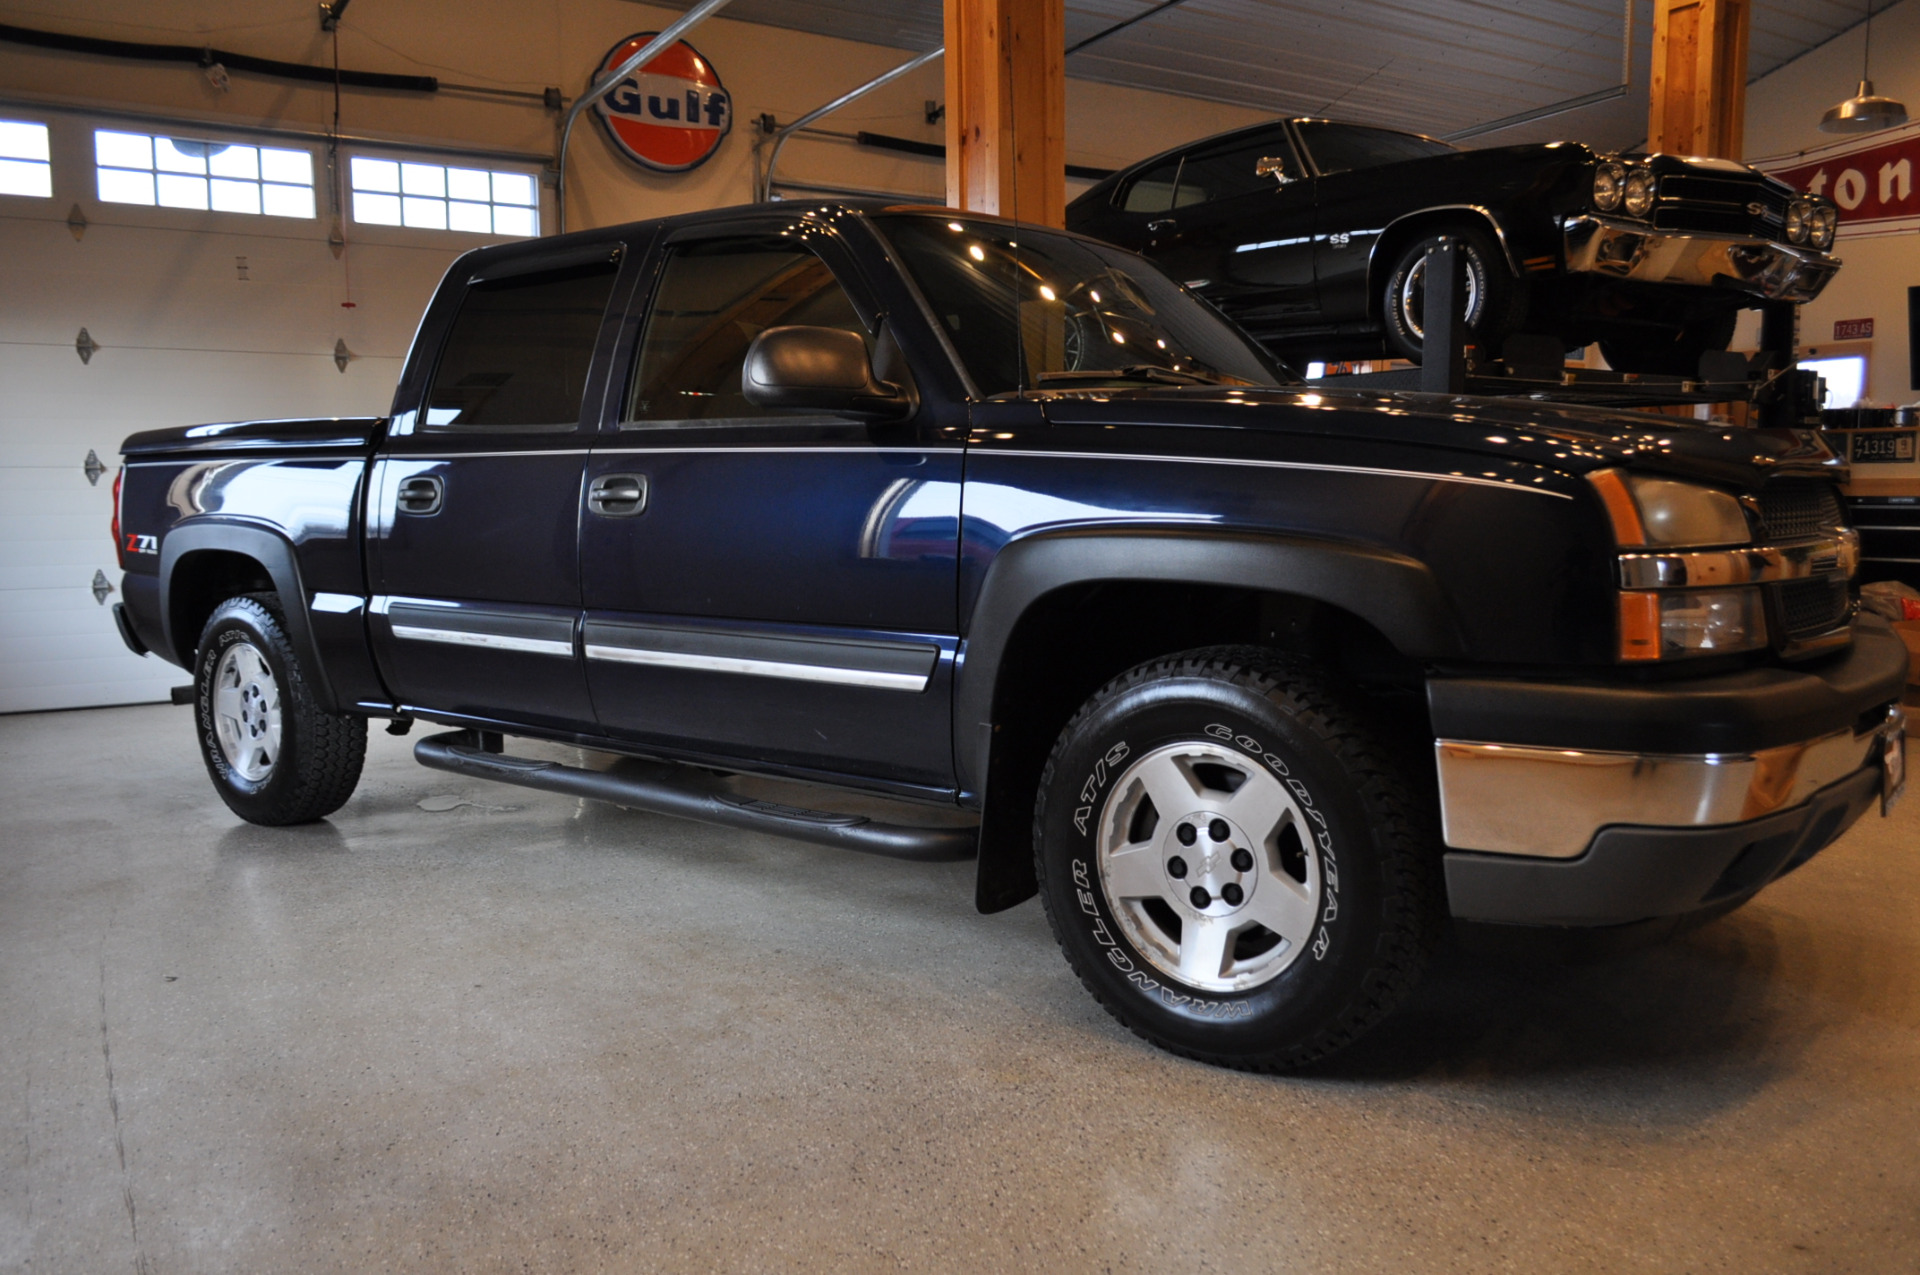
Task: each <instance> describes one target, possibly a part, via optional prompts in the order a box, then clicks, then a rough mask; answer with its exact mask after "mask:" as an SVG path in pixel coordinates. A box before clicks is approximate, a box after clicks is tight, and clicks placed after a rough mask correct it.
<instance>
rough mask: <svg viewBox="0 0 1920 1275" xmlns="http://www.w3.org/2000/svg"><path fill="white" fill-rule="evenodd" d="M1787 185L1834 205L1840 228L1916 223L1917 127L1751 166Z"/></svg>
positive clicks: (1919, 189)
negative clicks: (1898, 134) (1823, 198)
mask: <svg viewBox="0 0 1920 1275" xmlns="http://www.w3.org/2000/svg"><path fill="white" fill-rule="evenodd" d="M1755 167H1756V168H1759V169H1761V170H1762V171H1763V172H1766V173H1768V174H1770V175H1772V176H1774V177H1778V178H1779V179H1780V180H1782V181H1784V182H1786V183H1787V184H1788V185H1790V186H1793V187H1796V188H1797V189H1800V190H1804V191H1806V192H1807V193H1809V194H1813V195H1825V196H1826V197H1827V198H1828V199H1831V200H1832V201H1833V202H1834V203H1836V204H1838V205H1839V206H1840V232H1841V233H1842V234H1845V233H1846V232H1847V231H1848V230H1849V229H1865V228H1867V227H1869V226H1871V227H1873V228H1874V229H1876V230H1897V229H1903V228H1904V227H1902V226H1898V225H1894V224H1891V223H1896V222H1910V223H1912V224H1913V225H1914V226H1916V227H1920V172H1917V171H1916V170H1920V129H1905V130H1902V131H1901V135H1900V136H1897V137H1891V138H1885V139H1884V140H1877V141H1873V142H1852V143H1846V144H1842V145H1838V146H1834V147H1831V148H1827V149H1824V150H1819V151H1813V152H1809V153H1806V154H1802V155H1794V156H1787V157H1784V158H1782V159H1778V160H1763V161H1761V162H1760V163H1758V164H1756V165H1755Z"/></svg>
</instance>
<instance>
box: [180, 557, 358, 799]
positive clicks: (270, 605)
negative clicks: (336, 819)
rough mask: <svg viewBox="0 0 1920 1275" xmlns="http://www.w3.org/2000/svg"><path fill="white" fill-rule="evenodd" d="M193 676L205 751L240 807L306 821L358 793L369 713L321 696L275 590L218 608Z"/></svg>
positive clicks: (224, 792) (219, 787)
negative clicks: (340, 709) (332, 708)
mask: <svg viewBox="0 0 1920 1275" xmlns="http://www.w3.org/2000/svg"><path fill="white" fill-rule="evenodd" d="M193 681H194V714H195V718H196V723H195V724H196V726H197V727H198V734H199V740H200V755H201V757H202V758H203V759H204V760H205V761H206V763H207V774H208V775H210V776H211V777H212V778H213V786H214V789H215V791H217V792H218V793H219V794H220V799H221V800H222V801H224V802H226V803H227V806H228V808H229V809H231V810H232V811H233V813H235V814H236V815H239V816H240V817H241V818H242V819H245V820H246V821H247V822H249V823H258V824H267V825H269V826H279V825H283V824H292V823H309V822H311V821H313V820H315V819H321V818H324V817H325V816H327V815H330V814H332V813H333V812H334V811H336V810H338V809H339V808H340V807H341V806H343V805H345V804H346V801H347V798H349V797H351V796H352V795H353V790H354V787H355V785H357V784H358V783H359V782H360V768H361V765H362V764H363V763H364V762H365V760H366V755H367V723H366V719H365V718H361V717H348V716H344V715H342V714H338V713H329V712H327V711H326V710H324V709H322V708H321V707H320V704H319V702H318V701H317V700H315V699H314V696H313V691H312V688H311V687H310V686H309V685H308V682H307V679H306V677H305V676H304V674H303V673H302V671H301V668H300V661H299V659H298V657H297V656H295V655H294V652H293V644H292V643H291V642H289V641H288V640H287V631H286V625H285V624H284V623H283V622H282V620H281V618H280V614H279V610H278V601H277V599H276V598H275V597H274V595H272V594H252V595H247V596H243V597H236V598H228V599H227V600H226V601H225V602H222V603H221V604H220V605H219V606H217V607H215V608H214V611H213V616H212V618H210V619H209V620H208V621H207V627H206V628H205V629H204V630H202V631H201V634H200V646H199V650H198V653H197V654H196V656H195V658H194V678H193ZM230 709H232V710H235V711H227V710H230ZM223 741H224V742H223Z"/></svg>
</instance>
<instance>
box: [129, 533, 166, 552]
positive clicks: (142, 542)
mask: <svg viewBox="0 0 1920 1275" xmlns="http://www.w3.org/2000/svg"><path fill="white" fill-rule="evenodd" d="M127 552H128V553H159V552H160V537H158V536H142V535H136V534H134V533H133V532H128V533H127Z"/></svg>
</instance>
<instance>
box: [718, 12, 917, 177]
mask: <svg viewBox="0 0 1920 1275" xmlns="http://www.w3.org/2000/svg"><path fill="white" fill-rule="evenodd" d="M944 52H946V46H945V45H942V46H941V47H940V48H937V49H933V50H931V51H929V52H926V53H922V54H921V55H920V56H919V57H917V58H914V59H912V60H911V61H907V62H902V63H901V64H900V65H899V66H896V67H894V68H893V69H892V70H891V71H884V72H882V73H881V74H879V75H876V76H874V77H873V78H872V79H871V80H868V81H867V82H866V83H865V84H862V85H861V86H860V87H859V88H856V89H850V90H849V91H847V92H845V93H842V94H841V95H840V96H839V97H836V98H834V99H833V100H832V101H831V102H828V103H827V104H826V105H825V106H819V107H815V108H814V109H813V110H811V111H808V112H807V113H806V114H805V115H802V116H801V117H800V118H799V119H797V120H795V121H794V122H793V123H791V124H789V125H787V126H786V127H785V128H783V129H781V130H780V131H779V132H777V133H775V134H774V135H773V150H772V152H771V153H770V154H769V155H768V156H767V170H766V173H765V175H764V176H762V177H761V179H760V189H759V190H757V191H755V192H754V202H755V203H761V204H764V203H766V202H767V201H768V200H769V199H771V198H773V166H774V165H775V164H777V163H779V162H780V148H781V147H782V146H785V145H786V144H787V139H788V138H789V137H792V136H793V135H794V134H795V133H796V132H798V131H799V130H801V129H803V128H805V127H806V126H807V125H809V124H811V123H813V122H814V121H815V120H817V119H819V118H820V117H821V116H823V115H831V114H832V113H833V112H835V111H837V110H839V109H840V108H841V107H843V106H845V105H846V104H847V103H849V102H852V101H855V100H856V99H858V98H862V97H865V96H866V95H867V94H869V93H871V92H873V91H874V90H875V89H877V88H879V87H880V86H881V85H882V84H891V83H892V82H893V81H895V80H897V79H899V78H900V77H901V76H903V75H906V74H908V73H909V72H911V71H917V70H919V69H920V68H921V67H923V66H925V65H926V64H927V63H929V62H931V61H933V60H934V59H935V58H937V57H939V56H940V55H941V54H942V53H944Z"/></svg>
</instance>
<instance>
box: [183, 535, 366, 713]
mask: <svg viewBox="0 0 1920 1275" xmlns="http://www.w3.org/2000/svg"><path fill="white" fill-rule="evenodd" d="M209 550H213V551H218V552H223V553H232V554H238V555H240V556H241V557H245V558H251V559H253V560H254V561H255V562H257V563H259V564H260V566H261V567H262V568H263V569H265V571H266V573H267V575H268V577H269V578H271V579H272V581H273V589H274V592H275V593H277V594H278V595H279V596H280V610H281V614H282V615H283V616H284V617H285V619H286V625H287V637H288V638H289V639H290V640H291V641H292V642H293V650H294V654H295V655H297V656H299V657H300V665H301V669H300V671H301V674H302V675H303V676H304V677H305V678H306V680H307V684H308V686H310V687H311V688H312V690H313V693H314V696H315V697H316V698H317V699H318V700H319V701H320V705H321V707H323V708H325V709H326V710H327V711H328V712H334V711H337V705H336V704H335V702H334V697H333V686H332V684H331V683H330V682H329V681H328V679H327V670H326V668H325V666H324V665H322V664H321V662H320V656H319V651H318V649H317V648H316V647H315V646H314V642H313V626H312V625H311V624H309V623H308V619H307V593H306V588H305V586H304V585H303V584H302V583H301V580H300V559H299V556H298V554H297V553H296V552H295V550H294V547H293V543H292V542H291V541H289V540H288V539H287V538H286V537H285V536H284V535H282V534H281V533H280V532H279V531H278V530H276V529H273V528H270V527H267V526H263V525H260V524H257V523H246V522H238V521H233V520H228V519H220V520H214V519H194V520H191V521H187V522H181V523H176V524H175V525H174V526H173V527H172V528H171V529H170V530H169V531H168V532H167V534H166V537H165V538H164V539H163V540H162V541H161V542H160V623H161V629H162V632H163V633H164V634H165V636H166V641H167V646H168V648H169V649H170V650H172V651H173V652H174V654H175V655H176V656H177V657H178V660H177V662H178V663H180V664H181V665H183V666H186V667H188V668H191V667H192V655H193V651H194V648H195V646H196V644H197V643H198V642H199V641H200V635H199V634H198V633H176V632H174V628H173V582H174V579H175V572H176V569H177V568H178V567H179V565H180V563H181V562H182V561H184V560H186V559H187V558H189V557H190V556H192V555H193V554H196V553H202V552H206V551H209Z"/></svg>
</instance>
